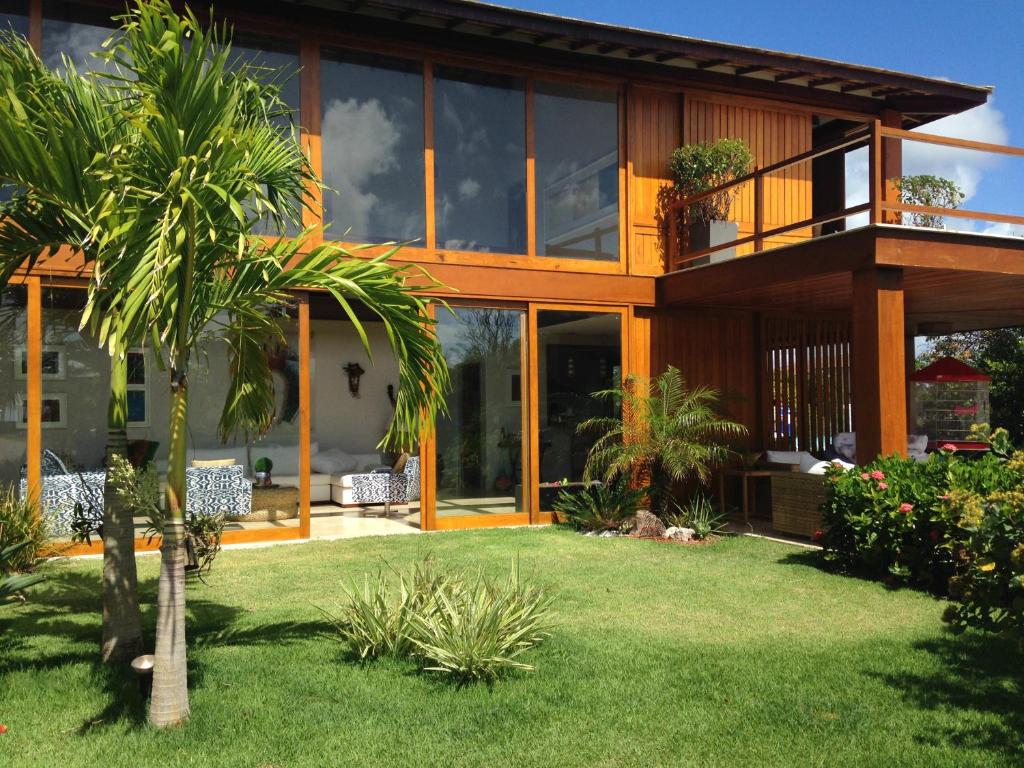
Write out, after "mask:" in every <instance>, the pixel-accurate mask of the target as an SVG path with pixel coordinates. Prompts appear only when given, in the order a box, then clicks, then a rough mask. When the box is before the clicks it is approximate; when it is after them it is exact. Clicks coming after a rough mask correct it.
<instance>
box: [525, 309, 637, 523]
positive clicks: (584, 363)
mask: <svg viewBox="0 0 1024 768" xmlns="http://www.w3.org/2000/svg"><path fill="white" fill-rule="evenodd" d="M537 368H538V370H537V397H538V402H537V407H538V409H539V413H538V429H539V434H538V461H539V467H540V475H539V481H540V494H539V496H540V510H541V511H543V512H550V511H551V508H552V503H553V502H554V499H555V497H556V496H557V495H558V493H559V491H560V489H561V488H562V487H563V486H564V485H565V484H566V483H579V482H582V480H583V470H584V467H585V466H586V461H587V454H588V453H589V452H590V448H591V446H592V445H593V444H594V440H595V437H596V435H593V434H580V433H579V431H578V430H577V427H578V425H579V424H580V423H581V422H583V421H585V420H586V419H589V418H593V417H595V416H617V415H618V413H619V406H618V404H616V403H614V402H611V401H609V400H607V399H600V400H599V399H597V398H595V397H593V393H594V392H597V391H600V390H606V389H611V388H613V387H618V386H619V385H620V383H621V381H622V315H621V314H620V313H618V312H581V311H565V310H547V309H540V310H538V311H537Z"/></svg>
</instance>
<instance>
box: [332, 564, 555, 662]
mask: <svg viewBox="0 0 1024 768" xmlns="http://www.w3.org/2000/svg"><path fill="white" fill-rule="evenodd" d="M391 576H392V577H393V578H391V579H389V577H388V574H387V573H385V572H383V571H382V572H378V573H377V574H375V575H373V576H369V575H368V576H367V577H366V578H365V579H364V582H363V586H362V589H351V590H346V591H345V594H346V598H347V601H346V603H345V604H344V605H342V606H341V608H340V610H339V612H338V613H337V614H335V613H332V612H330V611H327V610H324V609H321V610H323V611H324V613H325V614H326V615H327V616H328V618H329V619H330V620H331V623H332V624H333V625H334V626H335V628H336V629H337V631H338V633H339V634H340V635H341V637H342V639H343V640H344V641H345V642H346V643H348V645H349V646H350V647H351V649H352V650H353V652H354V653H355V654H356V655H358V656H359V658H360V659H373V658H380V657H385V656H391V657H396V658H406V659H411V660H413V661H415V662H416V663H417V665H418V666H419V667H420V669H422V670H424V671H430V672H438V673H442V674H444V675H448V676H450V677H451V678H452V679H454V680H457V681H458V682H474V681H479V680H487V681H490V680H495V679H497V678H498V677H500V676H501V675H502V674H503V673H505V672H507V671H509V670H513V669H518V670H524V671H533V669H534V667H533V666H531V665H530V664H527V663H525V662H523V661H522V660H521V659H520V657H521V655H522V654H523V653H525V652H526V651H528V650H530V649H531V648H533V647H534V646H536V645H538V644H539V643H540V642H542V641H543V640H544V639H546V638H547V637H548V636H549V634H550V626H551V624H550V615H551V599H550V597H549V596H548V594H547V592H546V591H545V590H544V589H542V588H540V587H536V586H533V585H531V584H529V583H527V582H525V581H524V580H523V579H522V578H521V577H520V573H519V566H518V564H517V563H513V565H512V569H511V572H510V573H509V575H508V577H507V578H506V579H505V580H504V581H494V580H492V579H490V578H488V577H486V576H484V575H483V573H477V574H476V576H474V577H473V578H472V579H467V578H466V577H465V576H463V575H462V574H459V573H445V572H442V571H440V570H438V569H437V568H436V567H435V566H434V564H433V562H432V561H431V560H430V559H429V558H427V559H425V560H422V561H420V562H418V563H415V564H414V565H413V567H412V568H411V569H410V570H409V571H408V572H406V573H402V572H399V571H394V570H392V571H391Z"/></svg>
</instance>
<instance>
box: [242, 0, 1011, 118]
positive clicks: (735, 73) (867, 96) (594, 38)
mask: <svg viewBox="0 0 1024 768" xmlns="http://www.w3.org/2000/svg"><path fill="white" fill-rule="evenodd" d="M283 4H301V5H302V6H303V7H304V8H312V7H316V8H321V9H324V10H330V11H335V12H341V13H344V14H349V15H356V16H360V17H364V18H368V19H376V20H386V21H388V22H391V23H393V24H397V25H405V26H411V27H420V28H427V29H432V30H440V31H443V32H446V33H452V32H457V33H458V34H459V35H462V36H473V37H482V38H486V39H488V40H490V41H493V42H494V43H495V44H497V43H498V42H500V43H502V44H506V45H508V44H513V43H515V44H519V45H525V46H529V47H530V48H531V49H533V50H534V51H550V52H556V51H557V52H565V53H571V54H573V55H576V56H586V57H589V58H591V59H593V58H594V57H600V58H603V59H612V60H618V61H620V62H631V63H634V64H636V63H647V64H650V65H654V66H657V67H659V68H662V69H664V70H665V71H666V72H672V71H675V72H677V73H679V72H682V71H686V70H689V71H690V72H691V73H696V74H700V75H703V76H705V77H708V76H712V75H714V76H718V77H719V78H720V80H719V82H724V81H725V80H723V78H728V79H731V80H734V81H736V82H737V83H743V82H745V83H747V84H750V85H756V86H758V87H759V88H760V89H764V88H766V87H768V88H772V89H778V90H779V91H780V94H781V93H782V92H783V86H791V87H793V86H796V87H799V88H802V89H806V90H808V91H811V92H817V93H820V94H829V95H833V96H846V97H847V98H849V99H850V102H851V108H853V106H852V105H853V104H854V103H856V102H857V100H860V104H859V105H860V106H863V105H864V101H865V100H866V101H868V102H874V103H876V104H877V105H879V106H886V107H890V108H892V109H895V110H898V111H900V112H902V113H904V120H905V125H906V126H907V127H913V126H915V125H920V124H923V123H925V122H928V121H930V120H933V119H936V118H938V117H941V116H943V115H947V114H952V113H955V112H960V111H962V110H964V109H968V108H970V107H972V106H976V105H978V104H982V103H984V102H985V101H986V99H987V98H988V96H989V94H990V93H991V88H988V87H980V86H972V85H963V84H959V83H953V82H950V81H945V80H938V79H933V78H926V77H918V76H915V75H908V74H904V73H900V72H894V71H890V70H885V69H880V68H875V67H865V66H857V65H853V64H846V63H842V62H837V61H831V60H827V59H819V58H813V57H807V56H799V55H795V54H790V53H782V52H778V51H771V50H766V49H761V48H753V47H746V46H738V45H728V44H723V43H716V42H711V41H707V40H699V39H696V38H689V37H682V36H678V35H668V34H661V33H656V32H650V31H646V30H639V29H632V28H627V27H615V26H611V25H607V24H599V23H596V22H589V21H580V20H577V19H570V18H564V17H560V16H555V15H551V14H544V13H536V12H529V11H520V10H514V9H510V8H504V7H501V6H497V5H491V4H489V3H478V2H470V1H468V0H282V1H281V2H277V3H274V4H273V5H275V6H277V7H280V6H281V5H283ZM250 7H251V6H250Z"/></svg>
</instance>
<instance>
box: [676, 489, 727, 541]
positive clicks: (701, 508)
mask: <svg viewBox="0 0 1024 768" xmlns="http://www.w3.org/2000/svg"><path fill="white" fill-rule="evenodd" d="M673 506H674V507H675V512H673V513H671V514H669V515H668V517H667V519H666V521H665V522H666V523H667V524H668V525H672V526H675V527H676V528H692V529H693V535H694V537H695V538H698V539H707V538H710V537H711V536H718V535H720V534H722V533H723V532H724V531H725V526H726V519H725V515H723V514H722V513H721V512H719V511H718V510H717V509H715V505H714V504H713V503H712V502H711V499H709V498H708V497H707V496H706V495H705V494H703V493H698V494H697V495H695V496H694V497H693V498H691V499H690V500H689V501H688V502H686V504H678V503H676V502H673Z"/></svg>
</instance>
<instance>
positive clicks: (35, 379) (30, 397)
mask: <svg viewBox="0 0 1024 768" xmlns="http://www.w3.org/2000/svg"><path fill="white" fill-rule="evenodd" d="M26 284H27V288H28V291H27V293H28V296H27V299H28V306H27V307H26V315H27V317H26V320H27V323H26V326H27V327H26V338H25V366H26V368H27V371H26V376H25V379H26V381H25V384H26V387H25V389H26V391H25V397H26V408H25V410H26V414H25V416H26V419H25V420H26V424H25V426H26V430H25V464H26V473H25V474H26V481H27V484H28V498H29V499H32V502H33V504H35V507H36V514H40V513H41V511H42V510H41V509H40V507H39V492H40V490H41V489H42V485H41V483H42V453H43V423H42V422H43V370H42V368H43V306H42V305H43V301H42V297H43V290H42V285H41V284H40V282H39V278H38V277H30V278H28V279H27V280H26ZM19 418H20V414H19Z"/></svg>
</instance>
